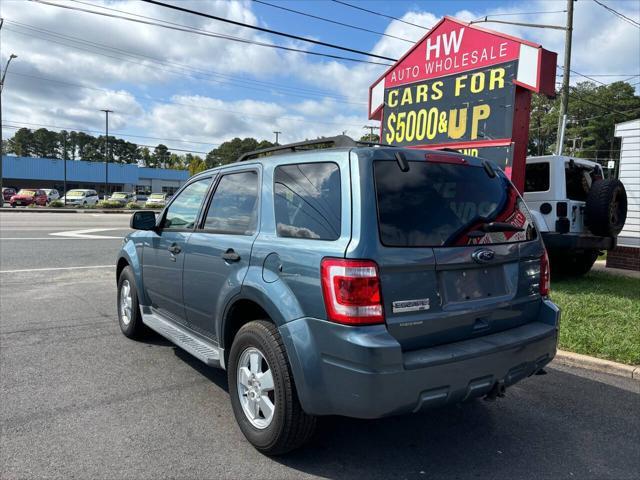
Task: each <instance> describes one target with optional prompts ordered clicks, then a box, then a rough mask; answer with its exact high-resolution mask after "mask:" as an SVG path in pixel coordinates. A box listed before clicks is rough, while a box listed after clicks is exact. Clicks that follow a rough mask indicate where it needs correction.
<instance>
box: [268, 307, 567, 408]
mask: <svg viewBox="0 0 640 480" xmlns="http://www.w3.org/2000/svg"><path fill="white" fill-rule="evenodd" d="M559 319H560V311H559V309H558V307H556V306H555V305H554V304H553V303H551V302H550V301H543V302H541V303H540V314H539V316H538V321H537V322H532V323H529V324H526V325H523V326H521V327H517V328H513V329H510V330H506V331H503V332H499V333H495V334H491V335H486V336H483V337H478V338H473V339H469V340H465V341H460V342H455V343H451V344H447V345H440V346H437V347H431V348H427V349H423V350H417V351H412V352H402V350H401V348H400V345H399V344H398V342H397V341H396V340H395V339H394V338H393V337H392V336H391V335H390V334H389V333H388V332H387V329H386V327H385V326H382V325H379V326H369V327H347V326H343V325H338V324H335V323H331V322H328V321H324V320H318V319H311V318H301V319H298V320H295V321H292V322H289V323H287V324H285V325H283V326H282V327H280V332H281V335H282V338H283V340H284V342H285V346H286V349H287V353H288V355H289V360H290V362H291V367H292V370H293V375H294V379H295V382H296V389H297V392H298V397H299V398H300V402H301V404H302V407H303V409H304V410H305V411H306V412H307V413H309V414H312V415H344V416H349V417H356V418H379V417H384V416H387V415H395V414H401V413H407V412H417V411H419V410H422V409H425V408H430V407H435V406H439V405H444V404H447V403H456V402H461V401H464V400H467V399H470V398H473V397H477V396H481V395H485V394H487V393H488V392H489V391H490V390H491V389H492V388H493V387H494V386H495V385H496V383H501V384H504V385H505V386H509V385H513V384H514V383H516V382H518V381H520V380H522V379H523V378H526V377H528V376H530V375H532V374H533V373H535V372H536V371H538V370H540V369H541V368H542V367H544V366H545V365H546V364H547V363H549V362H550V361H551V360H552V359H553V357H554V356H555V353H556V346H557V338H558V333H557V332H558V321H559Z"/></svg>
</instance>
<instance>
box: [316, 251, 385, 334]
mask: <svg viewBox="0 0 640 480" xmlns="http://www.w3.org/2000/svg"><path fill="white" fill-rule="evenodd" d="M320 271H321V280H322V293H323V295H324V303H325V307H326V309H327V315H328V317H329V320H331V321H333V322H337V323H343V324H346V325H371V324H376V323H384V314H383V311H382V302H381V297H380V278H379V276H378V266H377V265H376V263H375V262H373V261H371V260H348V259H340V258H325V259H323V260H322V263H321V266H320Z"/></svg>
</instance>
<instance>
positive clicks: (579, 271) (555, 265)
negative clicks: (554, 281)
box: [549, 250, 600, 278]
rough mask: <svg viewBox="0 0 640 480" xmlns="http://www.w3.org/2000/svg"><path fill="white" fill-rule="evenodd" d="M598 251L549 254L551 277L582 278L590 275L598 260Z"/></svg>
mask: <svg viewBox="0 0 640 480" xmlns="http://www.w3.org/2000/svg"><path fill="white" fill-rule="evenodd" d="M599 253H600V252H599V251H598V250H583V251H581V252H567V251H562V252H553V253H551V252H550V253H549V264H550V267H551V275H552V278H553V276H556V275H557V276H559V277H581V276H582V275H585V274H587V273H589V270H591V267H593V264H594V263H595V262H596V260H597V259H598V254H599Z"/></svg>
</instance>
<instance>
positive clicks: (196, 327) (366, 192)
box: [116, 137, 560, 454]
mask: <svg viewBox="0 0 640 480" xmlns="http://www.w3.org/2000/svg"><path fill="white" fill-rule="evenodd" d="M324 144H330V145H334V146H336V147H341V148H332V149H326V150H319V149H309V147H317V146H320V145H324ZM298 148H299V149H300V151H298V150H296V149H298ZM305 148H306V149H308V150H307V151H302V149H305ZM267 155H268V156H267ZM130 225H131V227H132V228H133V229H136V230H137V231H136V232H133V233H130V234H129V235H127V236H126V237H125V241H124V242H123V245H122V249H121V251H120V254H119V256H118V260H117V268H116V279H117V292H118V295H117V302H118V316H119V322H120V328H121V330H122V332H123V334H124V335H126V336H128V337H137V336H139V335H141V334H143V333H144V329H145V328H146V327H149V328H151V329H152V330H155V331H156V332H158V333H159V334H161V335H163V336H165V337H167V338H168V339H169V340H171V341H172V342H174V343H175V344H176V345H178V346H180V347H181V348H183V349H185V350H186V351H187V352H189V353H191V354H192V355H194V356H195V357H197V358H198V359H200V360H202V361H203V362H205V363H206V364H208V365H211V366H218V367H221V368H225V369H226V370H227V375H228V385H229V395H230V397H231V406H232V410H233V413H234V415H235V418H236V420H237V422H238V424H239V426H240V430H241V431H242V432H243V434H244V435H245V437H246V438H247V439H248V440H249V442H251V443H252V444H253V445H254V446H255V447H256V448H257V449H258V450H260V451H261V452H263V453H267V454H281V453H284V452H287V451H289V450H292V449H294V448H296V447H298V446H299V445H301V444H302V443H304V442H305V441H306V440H308V439H309V438H310V436H311V435H312V432H313V429H314V426H315V422H316V419H315V417H316V416H322V415H342V416H348V417H356V418H379V417H384V416H388V415H396V414H400V413H410V412H419V411H423V410H427V409H429V408H434V407H440V406H442V405H445V404H451V403H459V402H463V401H467V400H469V399H472V398H475V397H480V396H487V397H488V398H490V399H495V398H496V397H501V396H503V395H504V391H505V388H507V387H509V386H511V385H513V384H515V383H517V382H519V381H520V380H523V379H525V378H527V377H529V376H531V375H533V374H535V373H536V372H540V371H541V370H542V369H543V368H544V366H545V365H546V364H548V363H549V362H550V361H551V360H552V359H553V357H554V356H555V354H556V344H557V340H558V321H559V318H560V312H559V309H558V307H556V306H555V305H554V304H553V303H552V302H551V300H550V299H549V281H550V277H549V263H548V258H547V254H546V252H545V248H544V244H543V243H542V238H541V236H540V234H539V232H538V229H537V228H536V226H535V223H534V220H533V217H532V216H531V213H530V212H529V210H528V209H527V206H526V205H525V203H524V201H523V200H522V198H521V197H520V195H519V194H518V192H517V190H516V188H515V187H514V185H513V184H512V183H511V182H510V181H509V179H508V178H507V177H506V175H505V174H504V172H502V171H501V170H500V169H499V168H498V166H497V165H496V164H495V163H493V162H490V161H487V160H482V159H479V158H474V157H468V156H464V155H461V154H457V153H449V152H440V151H424V150H412V149H402V148H388V147H371V146H365V145H363V144H361V143H359V142H355V141H354V140H351V139H349V138H348V137H336V138H333V139H326V138H324V139H321V140H318V141H315V142H301V143H300V144H293V145H284V146H278V147H273V148H269V149H264V150H260V151H257V152H252V153H250V154H245V155H243V156H242V157H241V159H240V160H239V161H238V162H236V163H234V164H229V165H225V166H223V167H218V168H215V169H212V170H208V171H205V172H202V173H200V174H198V175H196V176H194V177H192V178H191V179H190V180H189V182H188V183H187V184H186V185H185V186H184V187H182V188H181V190H179V191H178V193H176V195H175V196H174V198H173V199H172V200H171V201H170V202H169V203H168V205H167V207H166V208H165V209H164V211H163V213H162V215H159V216H156V214H155V213H154V212H152V211H149V210H146V211H141V212H136V213H135V214H134V215H133V216H132V217H131V224H130ZM522 388H523V390H524V389H526V388H527V386H523V387H522ZM523 390H522V391H523ZM521 397H522V396H521V395H515V396H514V401H518V400H519V399H521ZM436 415H437V414H436ZM365 428H366V427H365Z"/></svg>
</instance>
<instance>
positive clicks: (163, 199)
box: [144, 193, 167, 208]
mask: <svg viewBox="0 0 640 480" xmlns="http://www.w3.org/2000/svg"><path fill="white" fill-rule="evenodd" d="M166 203H167V194H166V193H152V194H151V195H149V198H147V202H146V203H145V204H144V206H145V207H147V208H164V206H165V205H166Z"/></svg>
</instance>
